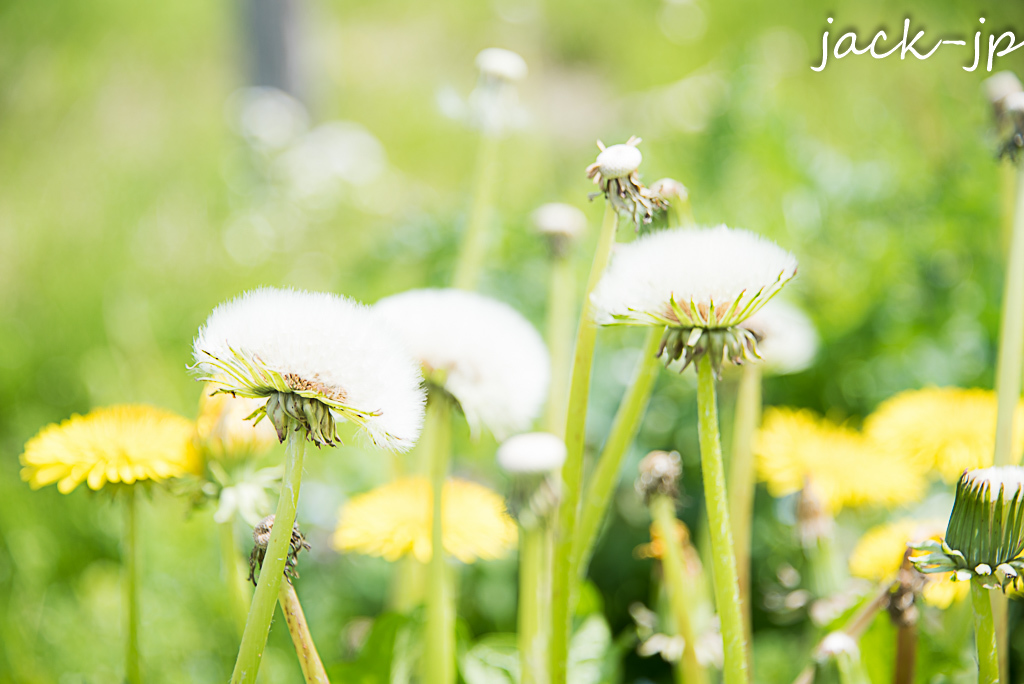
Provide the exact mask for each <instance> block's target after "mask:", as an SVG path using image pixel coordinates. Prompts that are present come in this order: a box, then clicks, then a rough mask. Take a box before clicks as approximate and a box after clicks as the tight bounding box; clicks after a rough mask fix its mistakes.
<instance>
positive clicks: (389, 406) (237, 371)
mask: <svg viewBox="0 0 1024 684" xmlns="http://www.w3.org/2000/svg"><path fill="white" fill-rule="evenodd" d="M194 355H195V360H196V368H197V369H198V372H199V374H200V376H201V377H202V379H203V380H206V381H207V382H210V383H212V384H214V385H216V386H217V387H218V391H219V392H227V393H230V394H233V395H236V396H240V397H247V398H257V399H266V403H265V404H264V405H263V406H261V407H260V408H258V409H257V411H256V412H255V413H254V414H253V415H254V417H260V416H263V415H266V416H267V417H268V418H269V419H270V421H271V423H272V424H273V425H274V427H275V428H276V429H277V434H278V438H279V439H282V440H283V439H284V434H285V431H286V430H287V429H289V426H291V425H294V426H296V428H301V429H303V430H305V431H306V433H307V435H308V436H309V438H310V439H311V440H313V441H314V442H315V443H316V444H327V445H332V444H334V442H336V441H337V434H336V427H335V421H336V420H349V421H351V422H353V423H355V424H356V425H358V426H359V427H361V428H362V430H363V432H364V433H365V434H366V435H367V436H369V438H370V440H371V441H373V443H374V444H377V445H379V446H385V447H388V448H391V449H395V450H400V451H404V450H407V449H409V448H410V447H411V446H412V445H413V444H414V443H415V441H416V438H417V437H418V436H419V432H420V427H421V426H422V423H423V406H424V401H425V394H424V391H423V388H422V387H421V382H422V381H421V376H420V373H419V369H418V368H417V366H416V363H415V362H414V361H413V360H412V359H411V358H409V356H408V355H407V354H406V353H405V352H404V350H403V349H402V345H401V344H400V343H399V342H398V341H397V340H394V339H392V337H391V336H390V335H389V334H388V332H387V331H386V330H384V329H383V328H382V327H381V326H380V325H379V324H378V322H377V321H376V320H375V319H374V317H373V316H372V315H371V314H370V311H369V309H367V308H366V307H365V306H363V305H361V304H357V303H356V302H354V301H352V300H350V299H346V298H344V297H338V296H336V295H331V294H324V293H312V292H300V291H295V290H278V289H273V288H263V289H259V290H253V291H251V292H247V293H245V294H243V295H241V296H239V297H237V298H235V299H233V300H231V301H229V302H226V303H224V304H221V305H220V306H218V307H217V308H216V309H214V310H213V313H211V314H210V317H209V318H208V319H207V321H206V324H205V325H204V326H203V327H202V328H200V330H199V335H198V336H197V337H196V340H195V344H194Z"/></svg>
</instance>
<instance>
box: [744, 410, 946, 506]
mask: <svg viewBox="0 0 1024 684" xmlns="http://www.w3.org/2000/svg"><path fill="white" fill-rule="evenodd" d="M754 451H755V455H756V457H757V469H758V476H759V477H760V479H761V480H763V481H765V482H766V483H767V485H768V491H769V493H771V495H772V496H777V497H778V496H786V495H788V494H792V493H794V492H797V491H799V490H800V489H802V488H803V487H804V484H805V482H806V481H808V480H810V481H811V482H813V485H814V488H815V490H816V493H817V494H818V496H819V497H821V500H822V502H823V504H824V505H825V506H826V507H827V509H828V510H829V511H831V512H832V513H836V512H838V511H839V510H840V509H841V508H843V507H844V506H866V505H873V506H883V507H892V506H898V505H901V504H905V503H909V502H912V501H915V500H917V499H919V498H920V497H921V495H922V494H923V493H924V489H925V484H926V480H925V477H924V472H923V469H922V468H921V467H920V465H919V463H918V462H916V461H915V460H914V459H907V458H899V457H898V456H893V455H891V454H888V453H886V452H884V451H881V450H879V449H877V448H876V447H874V445H872V444H871V443H870V442H868V440H866V439H865V438H864V437H863V436H862V435H861V434H860V433H859V432H857V431H856V430H853V429H851V428H848V427H845V426H842V425H836V424H834V423H832V422H830V421H828V420H826V419H823V418H820V417H819V416H816V415H815V414H814V413H813V412H811V411H808V410H797V409H789V408H770V409H768V410H766V411H765V415H764V423H763V426H762V427H761V430H760V431H759V433H758V435H757V438H756V440H755V447H754Z"/></svg>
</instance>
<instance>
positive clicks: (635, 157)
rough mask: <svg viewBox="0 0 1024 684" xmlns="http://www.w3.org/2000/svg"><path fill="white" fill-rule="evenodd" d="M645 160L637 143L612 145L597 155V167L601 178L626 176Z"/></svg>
mask: <svg viewBox="0 0 1024 684" xmlns="http://www.w3.org/2000/svg"><path fill="white" fill-rule="evenodd" d="M643 160H644V156H643V155H642V154H640V150H639V149H637V147H636V145H630V144H628V143H624V144H622V145H612V146H611V147H606V148H605V149H603V150H601V153H600V154H598V155H597V168H598V171H599V172H600V173H601V178H626V177H627V176H629V175H631V174H633V173H635V172H636V170H637V169H639V168H640V163H641V162H642V161H643Z"/></svg>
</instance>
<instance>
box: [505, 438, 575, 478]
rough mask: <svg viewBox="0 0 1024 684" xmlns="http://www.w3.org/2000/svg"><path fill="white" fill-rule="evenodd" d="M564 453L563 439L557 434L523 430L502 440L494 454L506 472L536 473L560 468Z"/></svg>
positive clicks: (563, 460)
mask: <svg viewBox="0 0 1024 684" xmlns="http://www.w3.org/2000/svg"><path fill="white" fill-rule="evenodd" d="M565 453H566V449H565V441H564V440H563V439H562V438H561V437H559V436H558V435H553V434H551V433H550V432H524V433H522V434H519V435H516V436H514V437H509V438H508V439H506V440H505V441H504V442H502V444H501V446H500V447H498V453H497V455H496V456H497V459H498V465H500V466H501V468H502V469H503V470H504V471H505V472H507V473H515V474H528V475H537V474H543V473H550V472H552V471H555V470H558V469H559V468H561V467H562V463H564V462H565Z"/></svg>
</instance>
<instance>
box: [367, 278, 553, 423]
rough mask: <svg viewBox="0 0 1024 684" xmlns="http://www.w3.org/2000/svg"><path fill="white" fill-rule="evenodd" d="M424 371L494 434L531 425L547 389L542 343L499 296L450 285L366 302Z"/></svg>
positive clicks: (470, 419) (473, 420) (468, 417)
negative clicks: (454, 287)
mask: <svg viewBox="0 0 1024 684" xmlns="http://www.w3.org/2000/svg"><path fill="white" fill-rule="evenodd" d="M373 308H374V313H375V315H376V316H377V317H378V319H379V320H381V321H383V322H384V323H385V324H387V325H388V326H389V327H390V328H391V329H392V330H394V331H395V333H396V335H397V336H398V337H399V339H401V340H402V341H403V342H404V344H405V345H406V348H407V349H408V351H409V353H410V354H412V356H413V357H414V358H415V359H417V360H418V361H419V362H420V363H421V364H422V365H423V369H424V373H425V374H426V375H427V377H428V379H431V378H434V379H437V378H441V379H442V381H443V385H444V389H445V390H446V391H448V392H449V393H451V395H452V396H453V397H455V399H456V400H457V401H458V402H459V404H460V405H461V406H462V410H463V412H464V413H465V414H466V420H467V421H468V422H469V425H470V428H471V429H473V430H474V431H476V430H477V429H478V428H479V426H480V425H481V424H482V425H483V426H484V427H486V428H487V429H488V430H490V431H491V433H492V434H494V436H495V437H496V438H497V439H504V438H505V437H506V436H508V435H510V434H514V433H516V432H522V431H523V430H526V429H528V428H529V427H530V424H531V423H532V422H533V419H534V418H536V416H537V414H538V413H539V412H540V409H541V406H542V405H543V403H544V399H545V397H546V395H547V387H548V378H549V373H550V369H549V361H548V352H547V348H546V347H545V346H544V341H543V340H542V339H541V337H540V335H539V334H538V333H537V331H536V329H534V327H533V326H532V325H531V324H530V322H529V321H527V320H526V319H525V318H523V316H522V315H521V314H520V313H519V312H517V311H516V310H515V309H513V308H512V307H510V306H508V305H507V304H503V303H502V302H499V301H497V300H496V299H492V298H490V297H485V296H483V295H479V294H476V293H474V292H466V291H463V290H455V289H423V290H410V291H408V292H403V293H401V294H397V295H393V296H391V297H386V298H385V299H382V300H381V301H379V302H377V304H376V305H375V306H374V307H373Z"/></svg>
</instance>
